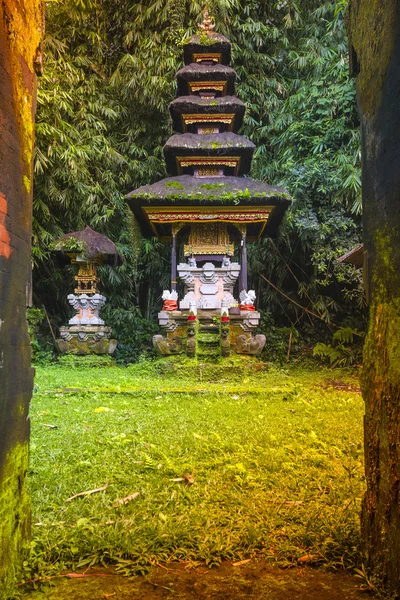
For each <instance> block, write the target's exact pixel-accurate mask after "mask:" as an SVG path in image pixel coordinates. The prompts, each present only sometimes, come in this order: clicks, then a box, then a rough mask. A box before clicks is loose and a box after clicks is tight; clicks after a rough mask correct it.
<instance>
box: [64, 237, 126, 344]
mask: <svg viewBox="0 0 400 600" xmlns="http://www.w3.org/2000/svg"><path fill="white" fill-rule="evenodd" d="M54 251H55V253H56V254H57V256H58V258H59V260H60V262H61V263H62V264H71V265H73V266H75V269H76V271H77V273H76V275H75V289H74V293H73V294H68V296H67V299H68V302H69V304H70V305H71V306H72V307H73V309H74V311H75V315H74V316H73V317H72V318H71V319H70V320H69V322H68V325H67V326H65V327H60V338H59V339H58V340H56V348H57V350H58V352H59V353H60V354H78V355H85V354H112V353H113V352H114V350H115V348H116V347H117V341H116V340H114V339H112V331H111V327H107V326H106V324H105V322H104V320H103V319H102V318H101V317H100V310H101V308H102V307H103V306H104V304H105V303H106V300H107V299H106V297H105V296H103V295H102V294H100V291H99V277H98V271H97V268H98V267H99V266H100V265H106V264H108V265H112V266H114V267H115V266H117V265H120V264H121V262H122V260H121V256H120V254H119V252H118V250H117V248H116V247H115V245H114V243H113V242H112V241H111V240H110V239H108V238H107V237H105V236H104V235H101V234H100V233H97V231H94V230H93V229H91V228H90V227H85V229H83V230H82V231H75V232H73V233H67V234H66V235H63V236H62V237H60V238H58V239H57V240H56V241H55V243H54Z"/></svg>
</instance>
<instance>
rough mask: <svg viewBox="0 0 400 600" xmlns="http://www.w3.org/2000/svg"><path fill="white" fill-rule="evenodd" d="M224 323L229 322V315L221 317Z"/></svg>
mask: <svg viewBox="0 0 400 600" xmlns="http://www.w3.org/2000/svg"><path fill="white" fill-rule="evenodd" d="M221 321H222V323H229V317H221Z"/></svg>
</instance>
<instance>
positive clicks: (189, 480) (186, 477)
mask: <svg viewBox="0 0 400 600" xmlns="http://www.w3.org/2000/svg"><path fill="white" fill-rule="evenodd" d="M183 478H184V480H185V481H186V483H187V484H188V485H193V484H194V477H193V475H191V474H190V473H184V474H183Z"/></svg>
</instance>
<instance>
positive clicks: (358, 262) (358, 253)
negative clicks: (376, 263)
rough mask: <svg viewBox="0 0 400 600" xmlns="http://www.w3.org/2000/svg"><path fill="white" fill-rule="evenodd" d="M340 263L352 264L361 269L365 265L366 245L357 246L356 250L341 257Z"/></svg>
mask: <svg viewBox="0 0 400 600" xmlns="http://www.w3.org/2000/svg"><path fill="white" fill-rule="evenodd" d="M338 262H341V263H350V264H351V265H354V266H355V267H356V268H357V269H360V268H361V267H362V266H363V264H364V244H357V246H356V247H355V248H353V249H352V250H350V251H349V252H346V254H343V256H340V257H339V258H338Z"/></svg>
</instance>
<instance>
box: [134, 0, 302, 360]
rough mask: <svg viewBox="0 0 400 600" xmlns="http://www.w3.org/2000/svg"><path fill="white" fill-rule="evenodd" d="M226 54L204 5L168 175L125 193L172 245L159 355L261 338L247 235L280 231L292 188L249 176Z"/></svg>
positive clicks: (181, 75) (224, 351)
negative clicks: (250, 279) (249, 280)
mask: <svg viewBox="0 0 400 600" xmlns="http://www.w3.org/2000/svg"><path fill="white" fill-rule="evenodd" d="M230 57H231V44H230V42H229V41H228V40H227V39H226V38H225V37H224V36H222V35H220V34H219V33H216V32H215V31H214V22H213V19H212V18H211V17H210V16H209V14H208V11H207V9H206V10H205V11H204V20H203V22H202V23H201V24H200V26H199V34H198V35H194V36H193V37H191V38H190V39H189V41H188V42H187V43H186V44H185V46H184V62H185V66H184V67H183V68H182V69H180V70H179V71H178V73H177V74H176V79H177V98H176V100H174V101H173V102H171V104H170V112H171V117H172V123H173V128H174V130H175V131H176V135H173V136H172V137H171V138H170V139H169V140H168V141H167V143H166V144H165V146H164V157H165V162H166V167H167V171H168V174H169V175H170V176H169V177H168V178H167V179H163V180H162V181H159V182H157V183H155V184H153V185H146V186H143V187H141V188H139V189H136V190H134V191H133V192H131V193H130V194H128V196H127V202H128V204H129V206H130V208H131V210H132V211H133V213H134V214H135V216H136V219H137V221H138V223H139V225H140V228H141V231H142V234H143V235H144V236H146V237H153V236H157V237H158V238H159V239H160V240H162V241H164V242H167V243H168V242H169V243H171V247H172V253H171V290H165V291H164V294H163V300H164V305H163V308H162V310H161V311H160V313H159V315H158V319H159V324H160V327H161V329H162V330H163V332H164V335H156V336H154V340H153V341H154V346H155V348H156V349H157V350H158V351H159V352H160V353H161V354H165V355H168V354H177V353H186V354H187V355H189V356H197V357H198V358H199V359H205V360H209V359H211V360H212V359H217V358H218V357H219V356H221V355H222V356H229V354H230V353H231V352H234V353H237V354H258V353H259V352H261V350H262V348H263V347H264V345H265V336H264V335H262V334H258V335H254V331H255V330H256V329H257V327H258V325H259V321H260V314H259V313H258V312H257V311H256V310H255V304H254V303H255V293H254V291H253V290H248V288H247V286H248V283H247V243H248V242H253V241H256V240H258V239H259V238H260V237H262V236H265V235H274V234H275V233H276V231H277V229H278V226H279V224H280V223H281V221H282V218H283V216H284V213H285V211H286V209H287V208H288V206H289V204H290V196H289V194H288V192H287V191H286V190H285V189H283V188H279V187H273V186H269V185H266V184H265V183H263V182H261V181H256V180H254V179H250V178H249V177H248V173H249V171H250V168H251V162H252V156H253V153H254V150H255V145H254V144H253V143H252V142H251V141H250V140H248V139H247V138H245V137H243V136H241V135H238V131H239V130H240V128H241V126H242V123H243V116H244V112H245V105H244V103H243V102H241V100H239V99H238V98H237V97H236V96H235V79H236V73H235V71H234V69H232V68H231V67H230V66H229V63H230ZM178 255H179V256H181V259H180V260H181V261H182V262H179V264H177V263H178Z"/></svg>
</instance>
